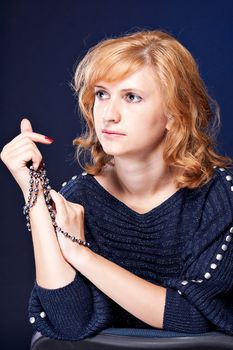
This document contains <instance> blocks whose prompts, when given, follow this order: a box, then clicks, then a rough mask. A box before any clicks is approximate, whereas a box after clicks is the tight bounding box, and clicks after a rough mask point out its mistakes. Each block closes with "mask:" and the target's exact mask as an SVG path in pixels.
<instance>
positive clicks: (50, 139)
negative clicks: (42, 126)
mask: <svg viewBox="0 0 233 350" xmlns="http://www.w3.org/2000/svg"><path fill="white" fill-rule="evenodd" d="M45 139H46V140H47V141H49V142H53V141H54V139H52V138H51V137H48V136H45Z"/></svg>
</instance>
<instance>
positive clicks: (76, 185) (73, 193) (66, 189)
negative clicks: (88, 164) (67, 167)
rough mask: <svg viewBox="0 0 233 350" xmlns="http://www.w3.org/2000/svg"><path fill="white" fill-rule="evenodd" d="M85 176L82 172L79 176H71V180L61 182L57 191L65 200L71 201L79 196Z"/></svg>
mask: <svg viewBox="0 0 233 350" xmlns="http://www.w3.org/2000/svg"><path fill="white" fill-rule="evenodd" d="M85 175H87V173H86V172H83V173H81V174H76V175H73V176H72V177H71V178H68V179H66V180H65V181H63V182H62V184H61V187H60V189H59V191H58V192H59V193H60V194H61V195H62V196H63V197H64V198H66V199H69V200H71V201H72V199H73V200H74V199H75V198H77V196H79V195H80V193H81V192H82V189H83V183H84V181H83V178H84V177H85Z"/></svg>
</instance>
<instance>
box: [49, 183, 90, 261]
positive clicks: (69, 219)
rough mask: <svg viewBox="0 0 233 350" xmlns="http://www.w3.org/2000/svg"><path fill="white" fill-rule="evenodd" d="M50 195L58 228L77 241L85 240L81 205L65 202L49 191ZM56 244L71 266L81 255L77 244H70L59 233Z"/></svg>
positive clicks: (68, 240)
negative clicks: (57, 243)
mask: <svg viewBox="0 0 233 350" xmlns="http://www.w3.org/2000/svg"><path fill="white" fill-rule="evenodd" d="M50 195H51V197H52V200H53V202H54V204H55V221H56V224H57V225H58V227H60V228H61V229H62V230H63V231H65V232H68V233H69V235H71V236H75V237H76V238H77V239H78V238H79V239H81V240H85V234H84V208H83V206H82V205H80V204H77V203H72V202H69V201H67V200H66V199H65V198H64V197H63V196H62V195H61V194H60V193H58V192H56V191H55V190H53V189H52V190H50ZM57 238H58V242H59V245H60V248H61V252H62V254H63V256H64V258H65V259H66V260H67V261H68V262H69V263H70V264H71V265H73V262H74V261H77V257H78V256H79V255H81V251H82V248H84V249H85V250H86V249H87V248H86V247H81V246H80V245H79V244H78V243H75V242H72V241H71V239H69V238H67V237H65V236H64V235H63V234H62V233H61V232H58V233H57Z"/></svg>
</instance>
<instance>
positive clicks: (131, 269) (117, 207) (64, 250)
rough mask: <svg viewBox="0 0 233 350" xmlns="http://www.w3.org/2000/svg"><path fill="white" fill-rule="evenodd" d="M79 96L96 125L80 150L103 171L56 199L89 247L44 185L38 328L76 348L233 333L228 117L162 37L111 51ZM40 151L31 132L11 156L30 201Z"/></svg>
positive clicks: (112, 45) (94, 55)
mask: <svg viewBox="0 0 233 350" xmlns="http://www.w3.org/2000/svg"><path fill="white" fill-rule="evenodd" d="M73 86H74V89H75V92H76V93H77V95H78V98H79V106H80V109H81V112H82V115H83V117H84V118H85V120H86V123H87V130H86V132H85V133H84V135H81V136H80V137H79V138H77V139H75V140H74V142H73V144H74V145H76V146H77V158H78V160H80V156H81V154H82V152H83V151H85V150H87V151H90V153H91V163H90V164H85V165H84V167H83V168H84V170H85V172H83V173H82V174H80V175H75V176H73V177H72V179H70V180H69V181H67V182H65V183H63V185H62V188H61V190H60V192H59V193H58V192H56V191H55V190H51V191H50V194H51V196H52V200H53V202H54V203H55V208H56V216H55V220H56V223H57V224H58V226H60V227H62V229H63V230H65V231H67V232H68V233H70V235H71V234H73V235H75V236H76V238H79V239H81V240H85V239H86V240H87V241H88V242H89V244H90V246H84V245H81V244H75V243H74V242H72V240H70V239H67V237H65V236H64V235H63V234H61V232H59V231H58V232H57V235H55V234H54V227H53V225H52V223H51V217H50V216H49V213H48V210H47V206H46V203H45V198H44V195H43V189H42V186H41V185H40V187H39V193H38V197H37V202H36V204H35V205H34V206H33V207H32V208H31V210H30V223H31V232H32V239H33V248H34V255H35V267H36V281H35V285H34V288H33V290H32V293H31V298H30V302H29V317H30V322H31V323H32V325H33V329H34V330H37V331H40V332H41V333H42V334H44V335H46V336H48V337H51V338H56V339H69V340H79V339H83V338H85V337H88V336H91V335H94V334H96V333H98V332H99V331H101V330H102V329H104V328H108V327H140V328H159V329H165V330H173V331H180V332H191V333H201V332H207V331H210V330H218V331H222V332H224V333H228V334H233V314H232V306H233V302H232V300H233V298H232V296H233V295H232V290H233V269H232V258H233V245H232V235H233V225H232V221H233V194H232V192H231V191H232V190H233V186H232V177H231V169H230V167H231V166H232V160H231V159H230V158H229V157H223V156H221V155H218V154H217V153H216V152H215V150H214V146H215V142H214V132H215V131H216V127H217V125H218V122H219V110H218V106H217V104H216V103H215V102H214V100H212V99H211V98H210V96H208V93H207V90H206V88H205V86H204V83H203V82H202V80H201V78H200V75H199V73H198V68H197V66H196V63H195V61H194V59H193V57H192V56H191V54H190V53H189V51H188V50H187V49H185V48H184V47H183V46H182V45H181V43H179V42H178V41H177V40H176V39H175V38H174V37H172V36H171V35H169V34H167V33H165V32H162V31H142V32H136V33H132V34H127V35H125V36H122V37H118V38H113V39H106V40H103V41H102V42H100V43H98V44H97V45H96V46H95V47H93V48H91V49H90V50H89V51H88V53H87V54H86V55H85V57H84V58H83V59H82V60H81V62H80V63H79V65H78V67H77V69H76V72H75V78H74V84H73ZM37 142H41V143H46V144H50V143H51V141H49V140H45V138H44V135H41V134H38V133H35V132H33V131H32V126H31V124H30V121H29V120H28V119H23V120H22V121H21V133H20V134H19V135H18V136H16V137H15V138H14V139H13V140H12V141H11V142H9V143H8V144H7V145H6V146H5V147H4V148H3V150H2V153H1V159H2V160H3V162H4V163H5V164H6V165H7V167H8V168H9V170H10V171H11V173H12V175H13V176H14V177H15V179H16V181H17V182H18V184H19V186H20V188H21V189H22V192H23V195H24V198H25V201H26V200H27V196H28V188H29V171H28V167H27V162H28V161H30V160H32V163H33V166H34V168H35V170H38V168H39V165H40V163H41V161H42V155H41V154H40V152H39V150H38V149H37V147H36V143H37ZM80 164H81V163H80ZM81 166H82V164H81Z"/></svg>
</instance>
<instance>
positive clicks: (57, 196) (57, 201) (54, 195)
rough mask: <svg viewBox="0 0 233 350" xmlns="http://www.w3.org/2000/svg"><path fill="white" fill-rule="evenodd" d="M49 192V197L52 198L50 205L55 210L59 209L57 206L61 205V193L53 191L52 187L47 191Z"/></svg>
mask: <svg viewBox="0 0 233 350" xmlns="http://www.w3.org/2000/svg"><path fill="white" fill-rule="evenodd" d="M49 193H50V196H51V198H52V201H53V203H52V207H53V209H54V210H55V211H56V212H57V210H58V209H59V207H61V202H60V199H61V198H60V197H61V195H60V193H58V192H57V191H55V190H53V189H51V190H50V191H49Z"/></svg>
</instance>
